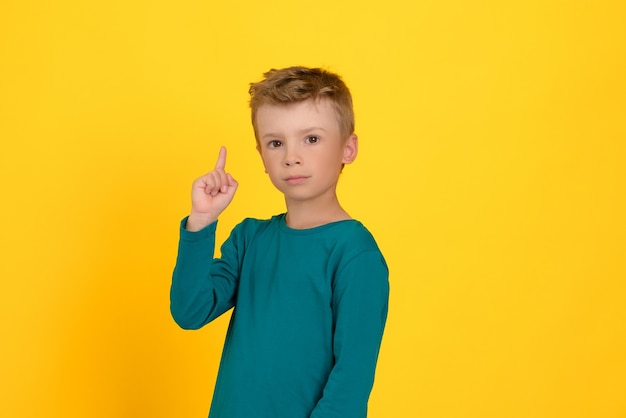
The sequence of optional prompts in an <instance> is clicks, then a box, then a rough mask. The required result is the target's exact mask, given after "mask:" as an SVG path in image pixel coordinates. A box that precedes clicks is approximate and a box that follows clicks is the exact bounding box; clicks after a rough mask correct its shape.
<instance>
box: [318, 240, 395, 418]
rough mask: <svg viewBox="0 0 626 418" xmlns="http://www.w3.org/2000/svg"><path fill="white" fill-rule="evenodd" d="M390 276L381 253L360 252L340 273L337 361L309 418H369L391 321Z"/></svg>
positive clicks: (336, 302) (335, 310)
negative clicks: (389, 313) (389, 317)
mask: <svg viewBox="0 0 626 418" xmlns="http://www.w3.org/2000/svg"><path fill="white" fill-rule="evenodd" d="M388 278H389V272H388V268H387V265H386V263H385V260H384V258H383V256H382V254H380V252H378V251H370V252H365V253H362V254H360V255H358V256H356V257H354V258H353V259H352V260H350V261H349V262H348V264H347V265H346V266H345V267H344V268H343V269H341V270H340V271H338V272H337V275H336V277H335V281H334V286H333V298H332V308H333V321H334V324H333V325H334V327H335V328H334V335H333V356H334V361H335V364H334V366H333V368H332V370H331V372H330V375H329V377H328V381H327V383H326V386H325V387H324V391H323V395H322V398H321V399H320V401H319V402H318V404H317V406H316V407H315V409H314V410H313V412H312V413H311V418H365V417H366V416H367V402H368V399H369V395H370V392H371V390H372V386H373V384H374V371H375V369H376V362H377V359H378V352H379V349H380V344H381V341H382V336H383V330H384V327H385V322H386V319H387V308H388V300H389V280H388Z"/></svg>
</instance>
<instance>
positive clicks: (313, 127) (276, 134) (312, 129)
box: [261, 126, 327, 139]
mask: <svg viewBox="0 0 626 418" xmlns="http://www.w3.org/2000/svg"><path fill="white" fill-rule="evenodd" d="M312 131H323V132H327V131H326V129H324V128H322V127H321V126H312V127H310V128H304V129H300V130H299V131H298V134H300V135H302V134H305V133H307V132H312ZM267 137H270V138H276V137H282V135H281V134H278V133H273V132H269V133H266V134H265V135H263V136H262V137H261V138H264V139H265V138H267Z"/></svg>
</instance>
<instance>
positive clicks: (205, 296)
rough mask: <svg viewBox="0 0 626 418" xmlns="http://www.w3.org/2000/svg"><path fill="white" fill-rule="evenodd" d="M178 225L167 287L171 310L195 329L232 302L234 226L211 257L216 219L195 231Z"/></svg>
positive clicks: (179, 320) (185, 325)
mask: <svg viewBox="0 0 626 418" xmlns="http://www.w3.org/2000/svg"><path fill="white" fill-rule="evenodd" d="M187 222H188V220H187V219H184V220H183V221H182V223H181V228H180V241H179V245H178V257H177V259H176V267H175V268H174V274H173V275H172V286H171V289H170V311H171V313H172V317H173V318H174V321H176V323H177V324H178V325H179V326H180V327H181V328H184V329H198V328H200V327H202V326H203V325H205V324H207V323H209V322H210V321H212V320H213V319H215V318H217V317H218V316H220V315H221V314H223V313H224V312H226V311H227V310H229V309H230V308H232V307H233V306H234V300H235V294H236V291H237V278H238V277H239V262H238V256H237V246H236V244H235V243H236V241H237V239H236V236H237V233H236V229H235V230H234V231H233V233H232V234H231V236H230V237H229V238H228V240H227V241H226V242H225V243H224V245H223V246H222V257H221V258H219V259H216V258H213V252H214V247H215V229H216V225H217V222H214V223H212V224H211V225H209V226H207V227H205V228H203V229H202V230H200V231H198V232H190V231H187V230H186V229H185V225H186V224H187Z"/></svg>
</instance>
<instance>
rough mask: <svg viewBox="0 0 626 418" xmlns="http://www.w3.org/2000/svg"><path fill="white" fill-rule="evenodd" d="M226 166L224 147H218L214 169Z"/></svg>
mask: <svg viewBox="0 0 626 418" xmlns="http://www.w3.org/2000/svg"><path fill="white" fill-rule="evenodd" d="M225 167H226V147H220V155H219V157H217V163H216V164H215V169H221V170H223V169H224V168H225Z"/></svg>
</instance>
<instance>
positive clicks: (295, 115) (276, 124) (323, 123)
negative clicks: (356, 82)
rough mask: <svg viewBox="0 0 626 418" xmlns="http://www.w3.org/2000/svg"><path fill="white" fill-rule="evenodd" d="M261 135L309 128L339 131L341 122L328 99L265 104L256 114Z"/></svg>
mask: <svg viewBox="0 0 626 418" xmlns="http://www.w3.org/2000/svg"><path fill="white" fill-rule="evenodd" d="M256 125H257V130H258V132H259V134H261V135H263V134H264V133H267V132H286V131H291V130H302V129H306V128H309V127H315V126H317V127H322V128H324V129H326V130H332V131H338V130H339V122H338V120H337V114H336V111H335V109H334V106H333V104H332V102H331V101H330V100H329V99H327V98H321V99H317V100H315V99H307V100H303V101H301V102H296V103H287V104H276V105H274V104H264V105H261V106H260V107H259V108H258V109H257V112H256Z"/></svg>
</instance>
